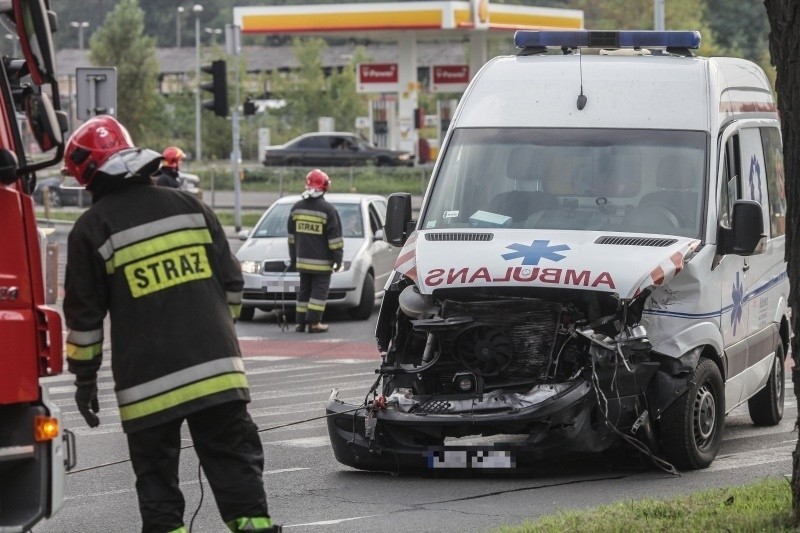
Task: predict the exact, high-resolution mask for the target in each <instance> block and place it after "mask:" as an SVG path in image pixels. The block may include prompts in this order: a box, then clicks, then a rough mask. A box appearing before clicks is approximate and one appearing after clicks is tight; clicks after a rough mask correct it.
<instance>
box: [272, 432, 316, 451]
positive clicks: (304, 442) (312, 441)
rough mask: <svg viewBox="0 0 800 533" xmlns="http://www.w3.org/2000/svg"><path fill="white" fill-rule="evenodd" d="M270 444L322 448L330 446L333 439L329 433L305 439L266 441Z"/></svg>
mask: <svg viewBox="0 0 800 533" xmlns="http://www.w3.org/2000/svg"><path fill="white" fill-rule="evenodd" d="M264 444H269V445H270V446H289V447H292V448H322V447H323V446H330V445H331V439H330V437H328V436H327V435H325V436H324V437H306V438H304V439H288V440H276V441H272V442H264Z"/></svg>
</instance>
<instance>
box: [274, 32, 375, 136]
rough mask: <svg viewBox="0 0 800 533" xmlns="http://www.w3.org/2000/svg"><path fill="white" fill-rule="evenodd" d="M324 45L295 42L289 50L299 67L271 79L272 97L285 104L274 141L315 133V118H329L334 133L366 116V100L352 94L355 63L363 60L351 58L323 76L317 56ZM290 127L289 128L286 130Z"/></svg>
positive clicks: (317, 41)
mask: <svg viewBox="0 0 800 533" xmlns="http://www.w3.org/2000/svg"><path fill="white" fill-rule="evenodd" d="M327 46H328V45H327V44H326V43H325V41H323V40H322V39H318V38H313V39H299V38H298V39H295V40H294V41H293V44H292V50H293V51H294V55H295V57H296V58H297V61H298V62H299V63H300V65H299V67H298V68H297V69H296V70H293V71H292V72H291V73H290V74H288V75H286V76H281V75H279V74H277V73H275V74H274V75H273V76H272V78H271V85H272V86H273V87H274V91H273V92H274V97H275V98H278V99H281V100H283V101H285V102H286V107H285V108H284V109H283V110H281V111H280V113H281V114H282V115H283V117H282V118H283V120H282V121H281V123H279V124H277V126H278V131H277V133H278V135H277V136H278V137H280V138H286V137H293V136H295V135H298V134H300V133H305V132H308V131H316V129H317V119H318V118H319V117H333V118H334V122H335V124H336V128H337V129H341V130H352V129H353V128H354V126H355V118H356V117H357V116H358V115H361V114H365V113H366V102H367V100H366V98H365V97H364V96H363V95H359V94H358V93H356V70H355V69H356V63H357V62H358V61H361V60H362V58H364V57H365V55H364V53H363V51H361V52H357V53H356V54H354V56H353V58H352V59H351V60H350V62H349V63H348V64H347V65H346V66H345V67H344V68H342V70H341V71H335V72H332V73H331V74H330V75H329V76H326V75H325V71H324V69H323V65H322V59H321V55H322V52H323V51H324V50H325V48H326V47H327ZM289 125H291V126H289Z"/></svg>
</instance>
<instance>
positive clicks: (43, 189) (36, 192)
mask: <svg viewBox="0 0 800 533" xmlns="http://www.w3.org/2000/svg"><path fill="white" fill-rule="evenodd" d="M45 194H46V195H47V196H48V197H49V198H50V207H62V206H67V205H72V206H78V207H89V206H90V205H91V204H92V195H91V194H89V192H88V191H87V190H86V189H85V188H84V187H83V186H82V185H80V184H79V183H78V182H77V180H75V178H72V177H66V178H63V179H62V178H60V177H58V176H53V177H49V178H42V179H40V180H38V181H37V182H36V187H35V188H34V189H33V201H34V202H36V205H44V198H45V196H44V195H45Z"/></svg>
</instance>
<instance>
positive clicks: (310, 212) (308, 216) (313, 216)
mask: <svg viewBox="0 0 800 533" xmlns="http://www.w3.org/2000/svg"><path fill="white" fill-rule="evenodd" d="M301 217H302V218H304V219H305V220H318V221H320V222H325V221H327V220H328V213H326V212H325V211H315V210H314V209H295V210H294V211H292V219H293V220H297V219H298V218H301Z"/></svg>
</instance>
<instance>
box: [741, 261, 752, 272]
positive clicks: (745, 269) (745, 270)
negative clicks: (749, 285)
mask: <svg viewBox="0 0 800 533" xmlns="http://www.w3.org/2000/svg"><path fill="white" fill-rule="evenodd" d="M742 270H743V271H744V272H747V271H748V270H750V265H749V264H748V263H745V264H744V265H742Z"/></svg>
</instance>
